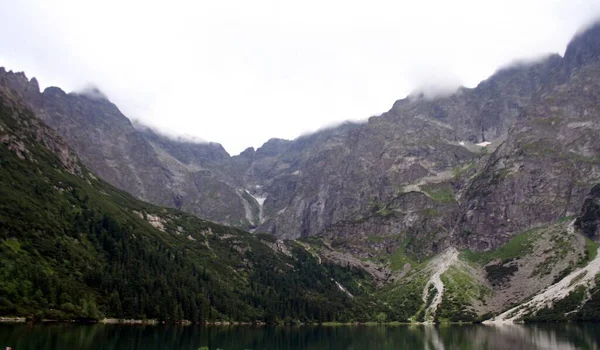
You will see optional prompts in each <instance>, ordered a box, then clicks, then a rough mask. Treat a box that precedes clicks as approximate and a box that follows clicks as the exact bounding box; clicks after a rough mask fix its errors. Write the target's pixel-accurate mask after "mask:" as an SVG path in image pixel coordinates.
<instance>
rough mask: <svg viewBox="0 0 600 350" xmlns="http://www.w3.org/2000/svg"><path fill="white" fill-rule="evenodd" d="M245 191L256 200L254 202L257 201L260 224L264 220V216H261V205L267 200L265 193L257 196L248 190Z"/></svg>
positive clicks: (258, 186)
mask: <svg viewBox="0 0 600 350" xmlns="http://www.w3.org/2000/svg"><path fill="white" fill-rule="evenodd" d="M255 187H256V188H261V186H260V185H256V186H255ZM244 191H246V193H247V194H248V195H249V196H250V197H252V198H254V200H255V201H256V203H258V209H259V213H258V221H259V222H258V224H262V223H263V222H264V221H265V220H264V216H263V205H264V204H265V201H266V200H267V195H266V194H263V195H262V196H257V195H253V194H251V193H250V192H248V191H247V190H244Z"/></svg>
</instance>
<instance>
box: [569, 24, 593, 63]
mask: <svg viewBox="0 0 600 350" xmlns="http://www.w3.org/2000/svg"><path fill="white" fill-rule="evenodd" d="M599 57H600V21H597V22H595V23H594V24H593V25H591V26H590V27H588V28H587V29H586V30H584V31H583V32H581V33H579V34H578V35H576V36H575V37H574V38H573V39H572V40H571V42H570V43H569V45H568V46H567V50H566V51H565V57H564V58H565V66H566V67H567V70H569V71H571V70H573V69H574V68H578V67H581V66H582V65H584V64H586V63H589V62H591V61H594V60H598V58H599Z"/></svg>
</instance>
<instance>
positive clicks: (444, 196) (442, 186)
mask: <svg viewBox="0 0 600 350" xmlns="http://www.w3.org/2000/svg"><path fill="white" fill-rule="evenodd" d="M421 190H423V192H425V193H426V194H427V195H428V196H429V197H431V199H433V200H434V201H438V202H441V203H451V202H454V201H456V199H455V198H454V191H453V190H452V186H451V185H450V184H449V183H436V184H427V185H424V186H422V187H421Z"/></svg>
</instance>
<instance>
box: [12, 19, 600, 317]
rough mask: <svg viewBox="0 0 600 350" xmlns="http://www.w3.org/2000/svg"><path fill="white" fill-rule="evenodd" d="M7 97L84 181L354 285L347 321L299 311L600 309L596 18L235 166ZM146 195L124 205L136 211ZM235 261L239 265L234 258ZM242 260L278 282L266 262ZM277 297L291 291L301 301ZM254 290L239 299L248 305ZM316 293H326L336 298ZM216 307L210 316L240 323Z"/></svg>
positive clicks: (32, 83) (34, 95)
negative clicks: (480, 73) (565, 40)
mask: <svg viewBox="0 0 600 350" xmlns="http://www.w3.org/2000/svg"><path fill="white" fill-rule="evenodd" d="M0 87H2V89H3V91H7V92H6V93H5V94H6V96H7V97H5V98H6V99H8V100H10V101H17V102H16V103H17V104H19V106H21V107H19V108H22V109H23V110H26V111H29V112H27V113H31V114H32V115H34V116H35V118H39V120H41V121H42V122H43V123H45V124H47V125H48V126H49V127H50V128H52V129H53V130H54V131H55V132H56V133H57V134H58V135H60V137H62V139H64V142H65V143H66V145H68V147H67V146H65V147H66V148H65V147H61V148H60V149H62V150H64V152H58V153H57V154H59V155H62V156H63V158H64V159H65V161H66V162H67V163H68V164H72V163H73V162H75V163H77V162H76V161H72V162H70V163H69V162H68V160H69V159H75V158H73V157H75V155H74V154H76V155H78V157H79V158H80V159H81V163H82V164H81V165H77V166H76V167H74V168H73V169H74V170H72V171H71V172H72V175H73V176H79V175H80V173H82V172H83V173H85V172H86V171H87V170H85V169H88V168H89V169H90V170H91V171H92V172H94V173H95V174H97V175H98V176H99V177H100V178H102V179H103V180H104V181H106V182H108V183H110V184H111V185H113V186H115V187H117V188H119V189H121V190H124V191H126V192H129V193H130V194H131V195H133V196H135V197H137V198H138V199H140V200H144V201H147V202H150V203H152V204H153V205H158V206H166V207H171V208H175V209H169V210H166V209H165V211H163V212H167V213H171V214H169V215H171V216H169V217H171V218H173V217H178V218H180V217H185V218H189V220H199V219H193V216H187V215H186V214H183V213H182V212H187V213H189V214H193V215H194V216H198V217H201V218H203V219H207V220H212V221H215V222H218V223H220V224H225V225H229V226H234V227H237V228H239V229H243V230H249V231H251V232H253V234H248V233H244V232H242V231H238V230H236V229H233V228H225V227H223V226H218V225H216V224H214V226H211V227H214V229H215V230H217V229H218V230H223V231H222V232H227V233H224V235H225V236H227V237H229V235H230V234H231V235H233V236H235V237H243V239H242V238H239V239H240V240H243V241H246V242H251V244H255V245H256V247H258V246H260V247H262V248H264V247H265V245H266V246H267V247H270V249H271V250H272V251H267V252H268V253H261V255H260V258H261V259H262V260H261V261H264V260H265V259H270V258H272V259H276V260H277V261H278V262H281V263H283V262H284V261H285V262H287V263H288V264H291V265H292V266H294V269H300V266H304V265H303V264H304V263H302V262H303V261H305V260H304V259H305V258H304V257H306V258H307V259H308V258H310V261H311V262H310V263H307V264H309V265H307V266H311V270H310V271H308V272H307V275H310V276H313V277H315V276H317V277H315V278H317V279H318V280H319V281H321V280H323V281H325V280H327V278H329V279H330V281H332V280H331V278H333V277H331V276H338V275H339V274H343V275H344V276H345V280H344V281H345V283H344V285H346V284H349V285H352V286H358V287H356V288H355V289H353V290H354V292H348V291H347V290H346V289H345V288H344V287H341V285H337V282H336V284H334V285H336V286H338V287H339V288H338V292H341V294H342V295H346V296H348V298H349V299H348V300H346V299H344V298H342V297H340V298H341V299H339V300H338V299H335V300H336V303H337V302H338V301H339V303H341V304H337V305H338V306H339V305H342V304H343V305H345V306H344V307H348V308H349V310H351V311H350V312H349V313H344V314H335V312H334V311H331V312H330V313H329V314H328V316H326V317H325V316H323V317H320V318H319V317H317V316H315V315H314V314H311V315H310V316H305V315H304V314H302V313H301V312H299V311H298V312H296V314H294V313H292V312H290V313H288V314H286V316H289V317H292V318H295V319H298V318H299V317H300V316H298V315H302V317H304V318H303V319H305V320H308V319H310V320H314V319H319V320H323V319H327V320H333V319H335V320H339V319H344V320H351V319H356V317H357V316H356V315H358V314H360V312H361V311H360V310H362V309H368V308H370V309H371V311H372V314H369V316H368V317H369V318H371V319H372V317H374V316H375V314H374V313H375V312H377V313H383V314H384V316H385V317H386V318H387V319H389V320H397V321H407V320H411V321H439V322H442V321H479V320H483V319H491V318H494V319H496V320H501V321H514V320H545V321H547V320H566V319H572V320H591V319H598V317H600V311H599V310H600V309H599V308H598V305H600V304H598V302H599V300H598V296H597V294H598V293H597V292H598V290H599V288H600V285H597V281H598V280H599V278H600V277H598V276H600V275H599V273H600V258H599V257H598V254H597V248H598V245H597V242H600V236H598V234H599V233H598V232H599V229H598V222H599V219H598V218H600V210H599V209H598V208H599V204H598V197H599V194H598V192H599V191H598V186H599V185H598V184H599V183H600V139H598V137H597V135H598V131H599V130H600V23H599V24H596V25H593V26H591V27H590V28H588V29H587V30H586V31H583V32H581V33H580V34H578V35H577V36H576V37H575V38H573V40H572V41H571V42H570V43H569V45H568V47H567V49H566V51H565V54H564V57H561V56H560V55H557V54H553V55H549V56H546V57H544V58H542V59H540V60H538V61H536V62H531V63H527V64H516V65H513V66H510V67H506V68H503V69H501V70H499V71H498V72H496V73H495V74H493V75H492V76H491V77H489V78H488V79H486V80H485V81H482V82H481V83H480V84H479V85H478V86H477V87H475V88H472V89H469V88H460V89H458V90H457V91H456V92H454V93H453V94H450V95H447V96H440V97H436V98H429V97H427V96H424V95H422V94H413V95H411V96H408V97H406V98H404V99H402V100H399V101H396V102H395V103H394V104H393V106H392V108H391V109H390V110H389V111H388V112H386V113H384V114H382V115H380V116H377V117H371V118H369V119H368V120H367V121H366V122H364V123H344V124H341V125H339V126H336V127H331V128H327V129H324V130H320V131H318V132H315V133H312V134H309V135H305V136H302V137H299V138H297V139H295V140H291V141H290V140H281V139H271V140H269V141H267V142H266V143H265V144H264V145H263V146H261V147H260V148H258V149H256V150H255V149H253V148H248V149H246V150H245V151H244V152H242V153H241V154H239V155H236V156H230V155H229V154H228V153H227V152H226V151H225V150H224V148H223V147H222V146H221V145H219V144H217V143H197V142H190V141H185V140H181V139H174V138H172V137H167V136H165V135H162V134H161V133H160V131H156V130H152V129H150V128H147V127H145V126H143V125H137V124H132V123H131V122H130V121H129V120H128V119H127V118H126V117H125V116H124V115H123V114H122V113H121V112H120V111H119V109H118V108H117V106H115V105H114V104H112V103H111V102H110V101H108V100H107V99H106V98H105V97H103V95H102V94H101V93H99V92H98V91H92V92H91V93H90V92H89V91H88V92H85V93H70V94H67V93H65V92H63V91H62V90H60V89H59V88H54V87H52V88H47V89H45V90H44V91H43V92H40V90H39V86H38V83H37V81H36V80H35V79H31V80H29V79H27V77H26V76H25V75H24V74H23V73H13V72H7V71H6V70H4V69H1V70H0ZM282 113H285V111H282ZM35 120H38V119H35ZM232 127H235V126H232ZM24 129H25V130H26V128H24ZM44 130H46V129H44ZM37 139H40V138H39V137H38V138H36V140H37ZM41 139H42V140H44V138H43V137H42V138H41ZM9 145H10V146H8V148H9V149H10V150H12V151H13V152H16V154H17V155H19V154H21V155H22V152H25V151H22V147H21V146H20V144H19V143H14V142H13V143H10V142H9ZM44 147H45V148H47V149H50V150H53V152H55V153H56V150H54V148H53V147H52V146H51V145H47V144H44ZM67 148H68V149H72V150H73V151H72V152H73V156H70V154H71V151H67V150H66V149H67ZM19 152H21V153H19ZM63 158H60V159H63ZM65 161H63V163H64V162H65ZM77 164H79V163H77ZM63 166H64V165H63ZM67 169H71V168H67ZM77 169H80V170H77ZM82 169H83V170H82ZM106 186H108V185H106ZM99 190H102V189H99ZM111 191H117V190H114V189H111ZM111 193H112V192H111ZM115 193H120V192H119V191H117V192H115ZM110 201H117V203H119V202H118V201H119V199H118V198H116V199H115V198H111V199H109V202H110ZM127 203H137V204H135V205H134V204H127ZM139 203H141V202H138V201H136V200H134V199H133V198H128V199H127V201H126V204H127V205H128V206H127V207H126V209H123V210H125V211H127V212H128V213H131V210H136V211H139V210H138V209H134V207H136V206H139V205H141V204H139ZM144 205H146V204H144ZM148 208H153V209H152V211H151V215H157V214H156V213H157V210H159V209H157V208H156V207H153V206H151V205H150V204H148ZM148 210H150V209H148ZM148 210H146V212H148ZM177 210H181V212H180V211H177ZM128 215H129V214H128ZM138 219H140V218H138ZM138 219H136V220H138ZM141 219H144V220H148V215H147V214H144V215H142V216H141ZM163 219H164V217H163ZM152 220H154V219H152ZM152 220H151V221H152ZM165 220H166V219H165ZM171 220H175V219H171ZM159 221H160V220H159ZM136 222H137V221H136ZM154 222H155V224H156V220H155V221H154ZM198 222H199V224H198V225H200V226H202V227H204V225H208V224H207V223H205V222H204V221H198ZM200 222H201V224H200ZM210 225H213V224H210ZM152 232H153V234H158V233H157V232H156V230H153V231H152ZM229 232H232V233H229ZM175 234H176V233H175ZM238 235H239V236H238ZM192 238H194V239H200V237H196V236H193V235H192ZM222 240H223V239H221V241H222ZM184 241H185V240H184ZM178 244H181V247H185V244H183V243H181V242H179V243H178ZM210 244H211V245H212V243H210ZM249 244H250V243H249ZM207 247H208V245H207ZM253 247H254V246H253ZM182 249H184V248H182ZM232 249H233V250H235V251H237V252H239V253H241V254H242V255H241V256H247V255H244V254H246V251H245V250H244V249H245V248H241V249H242V251H240V250H239V249H237V248H232ZM252 249H255V248H252ZM233 250H232V254H235V253H233ZM261 251H262V250H261ZM290 251H292V253H290ZM288 253H290V254H291V255H289V254H288ZM272 254H274V255H272ZM286 256H287V258H286ZM288 258H290V259H291V260H289V259H288ZM197 259H199V258H197V257H196V258H191V260H190V261H198V260H197ZM200 261H203V260H200ZM236 261H237V260H236ZM242 261H243V262H244V263H246V261H245V260H242ZM306 261H308V260H306ZM317 261H318V262H319V263H316V262H317ZM203 263H204V262H203ZM312 263H315V265H314V266H313V265H310V264H312ZM223 264H225V265H227V266H233V265H228V264H231V261H229V260H227V259H226V258H225V257H224V255H223V256H221V260H219V263H218V265H219V266H222V265H223ZM240 264H242V263H240ZM294 264H299V265H298V266H296V265H294ZM322 264H330V265H331V266H329V265H328V266H329V267H328V268H327V269H328V271H329V272H326V271H325V270H323V269H321V268H320V267H319V266H321V267H322V266H323V265H322ZM236 266H237V267H236ZM236 266H233V269H234V270H236V269H238V268H240V265H236ZM246 266H250V267H249V268H248V269H249V270H246V269H245V268H243V271H246V272H245V273H252V271H254V272H255V273H257V274H258V275H259V276H262V277H264V278H266V276H269V278H272V277H273V276H272V275H270V273H271V272H272V271H271V269H270V268H269V266H268V264H266V265H261V264H260V263H259V262H258V261H253V262H250V265H248V264H246ZM340 267H344V268H346V269H347V270H344V271H346V272H344V273H342V272H340V271H338V270H337V269H339V268H340ZM253 268H255V269H254V270H253ZM313 268H314V269H315V270H314V271H313ZM317 270H318V271H317ZM265 271H269V272H268V273H267V272H265ZM294 271H296V270H294ZM315 271H317V272H315ZM263 272H264V274H263ZM311 274H312V275H311ZM284 276H285V277H282V278H283V280H284V282H282V283H284V284H285V285H286V286H288V282H289V281H288V280H287V279H286V278H288V277H287V276H288V275H286V274H284ZM289 276H294V273H293V272H290V275H289ZM302 276H305V275H302ZM289 278H291V279H293V277H289ZM336 278H337V277H336ZM260 280H261V281H263V280H265V279H260ZM266 280H268V278H266ZM296 282H297V281H296ZM224 283H225V282H224ZM240 283H242V282H240ZM243 283H246V280H244V282H243ZM265 283H267V284H268V282H265ZM290 283H291V282H290ZM302 283H304V282H302ZM323 283H325V282H323ZM289 285H291V284H289ZM327 285H328V286H331V283H328V284H327ZM363 285H364V286H365V287H364V288H363V287H362V286H363ZM225 286H226V287H223V288H225V289H226V288H229V286H230V285H228V284H226V283H225ZM244 286H245V284H244ZM271 287H273V288H275V290H276V291H278V292H277V293H280V294H277V295H279V296H281V298H284V296H285V295H286V293H287V292H289V289H285V288H284V289H283V290H281V289H278V286H271ZM313 287H314V286H312V285H310V284H309V285H303V287H302V288H306V289H310V288H313ZM232 288H234V287H232ZM248 288H250V289H244V291H243V293H242V294H235V295H236V297H238V298H242V300H245V301H247V300H249V299H248V298H252V297H253V295H254V294H252V293H253V292H249V291H250V290H251V291H256V290H255V289H253V288H255V286H253V285H251V286H250V287H248ZM256 288H258V289H259V290H261V291H262V289H260V288H262V287H256ZM315 288H316V287H315ZM352 288H354V287H352ZM267 289H268V288H267ZM334 289H335V288H334ZM311 290H312V289H311ZM238 292H239V291H236V293H238ZM355 292H356V293H359V295H360V298H354V293H355ZM240 293H241V292H240ZM244 293H246V294H244ZM315 293H316V294H315V295H314V297H315V299H314V300H321V299H319V298H321V297H322V295H323V293H324V290H322V289H319V290H318V292H315ZM105 294H106V292H105ZM338 294H339V293H338ZM100 295H102V294H100ZM261 295H263V294H261ZM263 296H264V295H263ZM338 296H339V295H338ZM104 297H105V296H104ZM101 298H102V297H101ZM336 298H337V297H336ZM178 300H179V299H178ZM261 300H263V299H261ZM314 300H311V302H314ZM296 301H297V300H296ZM303 302H304V301H303ZM344 303H345V304H344ZM248 305H252V306H251V307H250V306H248ZM257 305H258V304H257ZM257 305H255V304H252V303H251V302H249V301H248V302H247V305H246V306H244V307H249V308H247V309H246V310H247V315H252V317H256V318H259V319H266V318H267V317H274V316H273V314H272V313H271V314H269V312H266V313H265V312H262V311H264V310H263V309H261V308H260V307H259V306H260V305H258V306H257ZM261 305H262V304H261ZM306 305H308V304H306ZM310 305H321V304H320V302H319V303H317V304H310ZM265 307H267V306H265ZM269 307H270V306H269ZM325 307H326V308H327V309H328V310H333V309H334V306H333V304H327V305H326V306H325ZM310 308H311V310H313V309H312V306H310ZM214 310H215V311H214V312H215V314H214V315H213V316H214V317H213V319H216V318H219V319H221V318H226V317H229V318H230V319H235V317H233V316H232V315H231V313H230V312H229V311H227V310H226V309H218V308H217V307H216V306H215V309H214ZM223 310H225V311H223ZM261 310H262V311H261ZM269 310H271V311H272V309H269ZM278 311H281V310H278ZM286 312H287V311H286ZM138 315H139V314H138ZM217 315H220V316H217ZM186 317H187V314H186ZM245 319H248V318H245Z"/></svg>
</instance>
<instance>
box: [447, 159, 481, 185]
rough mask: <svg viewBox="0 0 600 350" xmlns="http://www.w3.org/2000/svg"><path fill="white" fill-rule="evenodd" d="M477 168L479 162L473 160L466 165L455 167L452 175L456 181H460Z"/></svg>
mask: <svg viewBox="0 0 600 350" xmlns="http://www.w3.org/2000/svg"><path fill="white" fill-rule="evenodd" d="M476 166H477V162H476V161H474V160H471V161H469V162H468V163H466V164H464V165H461V166H458V167H455V168H454V169H452V174H453V176H454V180H460V179H461V178H462V177H463V176H465V175H466V174H468V173H469V172H470V171H471V170H473V169H474V168H475V167H476Z"/></svg>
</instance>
